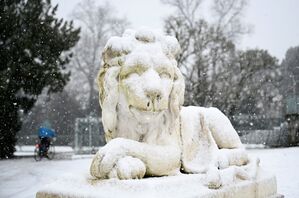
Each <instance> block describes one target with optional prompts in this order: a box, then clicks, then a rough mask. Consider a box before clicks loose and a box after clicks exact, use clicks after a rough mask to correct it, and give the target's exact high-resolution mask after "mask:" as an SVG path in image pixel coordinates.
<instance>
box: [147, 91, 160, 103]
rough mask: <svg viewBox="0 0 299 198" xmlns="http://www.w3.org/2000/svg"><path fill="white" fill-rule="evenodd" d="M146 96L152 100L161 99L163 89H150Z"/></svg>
mask: <svg viewBox="0 0 299 198" xmlns="http://www.w3.org/2000/svg"><path fill="white" fill-rule="evenodd" d="M146 96H147V97H148V98H149V99H150V100H151V101H154V100H160V99H161V91H159V90H148V91H146Z"/></svg>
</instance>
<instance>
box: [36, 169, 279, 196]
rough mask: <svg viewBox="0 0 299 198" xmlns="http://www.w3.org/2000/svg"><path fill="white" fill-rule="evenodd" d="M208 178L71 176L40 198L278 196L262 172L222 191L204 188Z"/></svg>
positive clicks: (270, 179)
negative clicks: (205, 180) (250, 179)
mask: <svg viewBox="0 0 299 198" xmlns="http://www.w3.org/2000/svg"><path fill="white" fill-rule="evenodd" d="M204 179H205V176H204V175H200V174H190V175H185V174H183V175H179V176H171V177H156V178H146V179H141V180H117V179H110V180H93V179H91V178H90V177H89V176H88V175H87V174H86V175H81V176H80V175H77V176H75V177H74V176H67V177H65V179H64V178H61V180H59V181H57V182H55V183H53V184H50V185H48V186H46V187H45V188H44V189H42V190H40V191H39V192H38V193H37V194H36V197H37V198H58V197H59V198H81V197H91V198H94V197H98V198H104V197H105V198H109V197H111V198H112V197H130V198H133V197H142V198H147V197H163V198H164V197H165V198H166V197H171V198H175V197H180V198H181V197H185V198H189V197H190V198H191V197H192V198H195V197H197V198H228V197H229V198H239V197H242V198H252V197H256V198H266V197H271V198H274V197H283V196H280V195H277V192H276V191H277V188H276V178H275V176H273V175H271V174H269V173H267V172H265V171H263V170H261V169H259V170H258V173H257V179H256V180H255V181H236V182H235V183H233V184H230V185H227V186H222V187H221V188H220V189H218V190H213V189H209V188H207V186H206V185H204V184H203V183H204Z"/></svg>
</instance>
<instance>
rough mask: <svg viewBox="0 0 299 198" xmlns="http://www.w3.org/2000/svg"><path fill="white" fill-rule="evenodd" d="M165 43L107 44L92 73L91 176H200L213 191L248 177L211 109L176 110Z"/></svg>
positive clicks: (173, 48)
mask: <svg viewBox="0 0 299 198" xmlns="http://www.w3.org/2000/svg"><path fill="white" fill-rule="evenodd" d="M179 51H180V46H179V43H178V41H177V40H176V39H175V38H174V37H171V36H165V35H163V34H161V33H157V32H155V31H151V30H149V29H145V28H143V29H140V30H138V31H133V30H126V31H125V33H124V34H123V36H122V37H112V38H110V39H109V41H108V42H107V44H106V46H105V49H104V52H103V63H102V67H101V69H100V72H99V74H98V78H97V81H98V85H99V96H100V105H101V107H102V122H103V125H104V131H105V137H106V140H107V144H106V145H105V146H104V147H102V148H100V149H99V151H98V152H97V154H96V155H95V156H94V158H93V161H92V164H91V167H90V172H91V175H92V176H94V177H96V178H99V179H109V178H118V179H136V178H143V177H144V176H167V175H177V174H182V173H204V174H206V175H207V177H206V178H207V185H208V186H209V187H210V188H218V187H220V186H221V185H224V184H225V183H226V182H232V181H234V180H235V179H250V178H252V177H254V175H255V172H254V171H255V167H256V166H257V164H258V160H250V159H249V158H248V156H247V154H246V152H245V150H244V148H243V146H242V143H241V141H240V139H239V136H238V134H237V133H236V131H235V129H234V128H233V126H232V125H231V123H230V121H229V120H228V118H227V117H226V116H225V115H224V114H223V113H222V112H220V111H219V110H218V109H216V108H203V107H194V106H189V107H183V106H182V105H183V102H184V89H185V83H184V78H183V76H182V74H181V72H180V70H179V69H178V67H177V62H176V60H175V58H176V55H177V54H178V53H179Z"/></svg>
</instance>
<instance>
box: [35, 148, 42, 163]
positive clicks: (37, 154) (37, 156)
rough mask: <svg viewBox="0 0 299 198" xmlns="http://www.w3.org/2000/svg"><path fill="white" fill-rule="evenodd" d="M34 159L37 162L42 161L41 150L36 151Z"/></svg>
mask: <svg viewBox="0 0 299 198" xmlns="http://www.w3.org/2000/svg"><path fill="white" fill-rule="evenodd" d="M34 159H35V161H40V160H41V159H42V156H41V153H40V150H39V148H35V149H34Z"/></svg>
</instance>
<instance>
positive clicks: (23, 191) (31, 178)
mask: <svg viewBox="0 0 299 198" xmlns="http://www.w3.org/2000/svg"><path fill="white" fill-rule="evenodd" d="M248 151H249V153H250V154H252V155H254V156H259V157H260V159H261V166H262V167H263V168H264V169H266V170H269V171H271V172H273V173H275V174H276V176H277V183H278V193H280V194H283V195H285V197H294V198H297V197H299V179H298V178H299V147H293V148H282V149H250V150H248ZM90 163H91V158H88V159H86V158H85V159H76V160H52V161H49V160H47V159H44V160H42V161H41V162H36V161H34V159H33V158H23V159H15V160H2V161H0V170H1V172H0V197H1V198H2V197H20V198H26V197H30V198H31V197H35V193H36V192H37V191H38V190H39V189H40V188H42V187H43V185H45V184H48V183H52V182H55V180H57V179H58V178H59V177H60V176H61V175H64V174H70V173H72V174H76V173H78V174H79V173H86V172H88V169H89V165H90Z"/></svg>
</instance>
